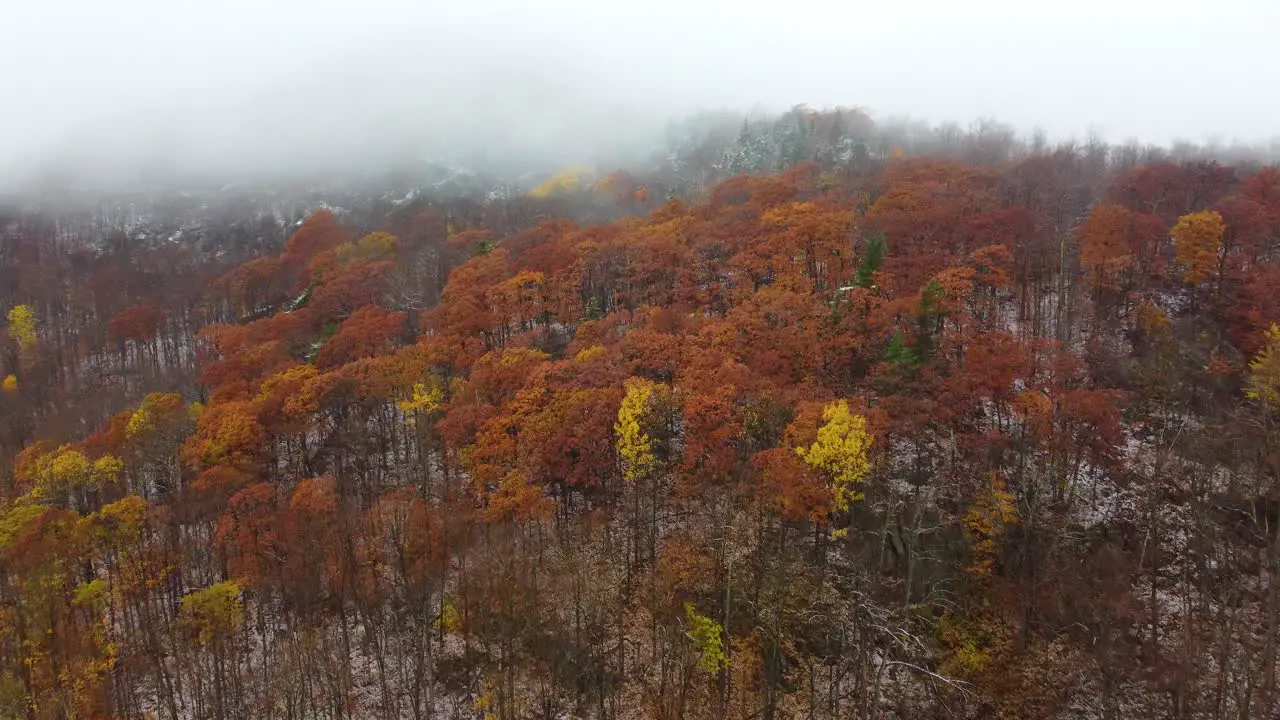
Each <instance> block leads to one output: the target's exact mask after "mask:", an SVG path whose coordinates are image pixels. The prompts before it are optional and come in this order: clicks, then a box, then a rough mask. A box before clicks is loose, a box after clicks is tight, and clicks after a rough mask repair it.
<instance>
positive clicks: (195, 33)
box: [0, 0, 1280, 178]
mask: <svg viewBox="0 0 1280 720" xmlns="http://www.w3.org/2000/svg"><path fill="white" fill-rule="evenodd" d="M1278 28H1280V2H1277V0H1215V1H1214V2H1203V1H1196V2H1192V1H1190V0H1074V1H1071V2H1067V1H1063V2H1057V3H1045V2H1027V1H1026V0H1007V1H1006V0H967V1H961V0H913V1H911V2H900V1H897V0H881V1H880V2H862V1H859V0H843V1H832V2H817V1H815V0H778V1H775V2H759V1H757V0H738V1H736V2H719V1H716V2H711V1H706V0H640V1H637V2H608V1H606V0H594V1H591V2H585V1H583V2H571V1H569V0H542V1H533V2H515V1H512V0H472V1H470V2H435V1H432V0H425V1H422V2H410V1H408V0H363V1H360V2H357V1H355V0H113V1H112V2H103V1H102V0H29V1H28V0H0V92H3V97H4V102H3V103H2V104H0V177H2V176H4V175H6V174H7V175H8V176H9V177H10V178H12V177H14V176H15V174H16V173H18V172H20V171H22V170H30V169H32V168H41V167H43V166H54V165H58V164H69V165H74V164H75V163H77V162H98V163H102V164H107V165H110V164H113V163H124V162H127V161H133V160H141V161H164V160H173V159H174V158H181V162H185V163H195V164H197V165H198V164H208V165H210V166H211V167H213V166H219V164H221V166H223V167H228V168H234V167H239V166H241V165H244V164H246V163H259V164H273V163H274V164H287V163H296V162H299V158H300V157H303V156H305V155H307V154H310V155H313V156H317V157H318V156H323V155H325V154H326V153H328V154H342V153H346V154H348V155H359V154H361V153H363V152H369V153H375V152H378V151H385V150H387V149H388V148H391V147H395V148H397V151H400V150H405V149H407V148H409V147H412V148H413V149H414V151H415V152H419V153H421V154H430V153H431V152H433V151H434V150H435V149H436V147H437V146H436V145H433V143H443V145H444V146H446V147H450V148H453V149H457V148H458V147H460V146H463V145H466V144H467V143H474V144H477V145H479V146H484V145H486V144H490V145H493V144H495V143H498V142H504V143H507V144H524V145H526V146H530V147H534V146H542V147H545V148H560V147H573V146H582V145H589V144H592V143H603V142H606V141H607V140H609V139H611V138H613V137H621V136H623V135H626V134H627V133H641V132H643V131H646V130H647V129H651V128H653V127H656V126H658V124H660V122H661V120H662V119H665V118H666V117H668V116H671V115H677V114H681V113H684V112H688V111H691V110H695V109H699V108H720V107H730V108H734V109H744V110H745V109H750V108H752V107H765V108H770V109H785V108H787V107H789V106H791V105H794V104H797V103H806V104H809V105H812V106H816V107H824V106H833V105H837V104H840V105H849V106H859V107H862V108H865V109H867V110H869V111H870V112H871V113H872V114H873V116H874V117H887V116H893V115H903V114H905V115H910V116H911V117H913V118H916V119H921V120H926V121H930V122H940V121H946V120H954V121H959V122H960V123H962V124H966V123H968V122H970V121H972V120H974V119H977V118H979V117H984V116H985V117H993V118H995V119H997V120H1000V121H1003V122H1007V123H1010V124H1012V125H1014V126H1015V127H1016V128H1018V129H1019V130H1027V131H1029V130H1031V129H1033V128H1042V129H1044V130H1046V131H1048V132H1049V133H1050V135H1051V136H1053V137H1068V136H1076V137H1083V136H1084V135H1086V134H1087V133H1088V132H1090V131H1097V132H1099V133H1100V134H1102V135H1103V136H1104V137H1106V138H1107V139H1109V140H1115V141H1123V140H1127V139H1129V138H1138V139H1140V140H1143V141H1147V142H1156V143H1168V142H1171V141H1173V140H1176V139H1187V140H1193V141H1206V140H1220V141H1225V142H1230V141H1233V140H1241V141H1261V140H1268V139H1271V138H1274V137H1275V136H1277V135H1280V123H1278V122H1277V118H1280V43H1277V42H1276V41H1275V34H1276V32H1277V29H1278ZM175 162H176V161H175Z"/></svg>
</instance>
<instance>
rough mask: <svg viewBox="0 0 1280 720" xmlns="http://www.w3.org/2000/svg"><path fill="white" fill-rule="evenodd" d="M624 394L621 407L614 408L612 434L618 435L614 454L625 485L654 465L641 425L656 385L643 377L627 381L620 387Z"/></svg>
mask: <svg viewBox="0 0 1280 720" xmlns="http://www.w3.org/2000/svg"><path fill="white" fill-rule="evenodd" d="M623 387H624V388H625V390H626V394H625V395H624V396H623V398H622V406H621V407H619V408H618V421H617V422H616V423H614V425H613V432H614V434H615V435H617V436H618V440H617V447H618V455H620V456H621V457H622V474H623V477H625V478H626V479H627V480H628V481H629V482H634V481H636V480H639V479H640V478H643V477H644V476H645V474H647V473H648V472H649V470H650V469H651V468H652V467H653V466H654V464H655V463H657V458H656V457H655V456H654V454H653V442H652V439H651V438H650V437H649V434H648V433H647V432H645V431H644V422H645V420H646V418H647V416H648V415H649V411H650V407H651V406H652V401H653V397H654V394H655V392H656V391H657V389H658V386H657V384H656V383H654V382H653V381H651V380H645V379H644V378H637V377H633V378H628V379H627V382H626V384H625V385H624V386H623Z"/></svg>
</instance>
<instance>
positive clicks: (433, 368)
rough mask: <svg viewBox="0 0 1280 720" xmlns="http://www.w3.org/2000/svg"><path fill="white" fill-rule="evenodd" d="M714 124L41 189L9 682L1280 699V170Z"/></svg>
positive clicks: (1083, 714)
mask: <svg viewBox="0 0 1280 720" xmlns="http://www.w3.org/2000/svg"><path fill="white" fill-rule="evenodd" d="M672 142H673V143H675V144H676V145H677V146H676V147H675V148H674V149H673V150H671V151H670V152H668V153H667V154H666V155H664V156H663V160H662V162H655V163H653V164H650V165H645V166H643V167H636V168H630V169H622V170H616V171H596V170H589V169H580V168H575V169H570V170H566V171H563V172H560V173H558V174H553V173H545V174H544V175H543V176H541V177H539V178H538V179H537V180H536V181H533V182H529V183H527V184H526V185H525V186H523V187H517V186H516V185H515V184H512V183H507V184H503V185H501V188H500V189H499V190H493V189H492V187H490V188H487V189H486V188H480V189H478V190H477V189H474V188H469V187H461V186H459V187H454V188H452V189H450V188H447V187H446V188H444V189H441V187H437V188H436V189H434V190H433V189H431V188H427V189H426V190H423V191H420V192H418V191H415V192H412V193H409V194H406V195H404V196H403V197H400V194H396V195H394V196H393V195H388V194H386V193H383V194H378V193H374V192H368V193H364V194H345V195H343V196H342V197H341V198H336V197H335V196H332V195H330V196H322V195H321V194H319V193H313V194H310V195H305V196H300V198H299V199H298V200H297V201H296V202H295V201H285V200H280V199H279V198H276V199H274V200H273V199H271V198H265V197H254V196H237V197H234V198H233V197H224V198H221V199H219V198H213V199H209V198H205V199H203V200H202V199H200V198H195V199H192V198H190V197H187V198H181V197H179V198H169V199H168V200H165V201H163V203H162V202H161V201H155V202H153V203H152V204H150V205H146V206H145V207H144V206H143V205H144V203H143V201H140V200H138V201H135V200H129V201H128V202H125V201H123V200H112V201H110V202H107V201H105V200H104V201H103V202H102V203H100V204H98V205H95V206H93V207H88V208H85V207H81V208H58V207H48V206H43V207H16V206H15V207H14V208H12V209H9V210H0V314H3V316H4V317H3V319H0V327H2V328H3V333H0V380H2V383H0V717H3V718H30V719H32V720H35V719H40V720H54V719H58V720H63V719H66V720H70V719H72V718H77V719H79V718H84V719H88V718H154V719H156V720H186V719H189V718H209V719H216V720H230V719H249V718H255V719H256V718H282V719H289V720H302V719H304V718H307V719H310V718H325V719H331V720H357V719H362V718H412V719H414V720H423V719H425V718H477V719H478V718H485V719H486V720H487V719H489V718H492V719H493V720H516V719H523V718H546V719H548V720H550V719H552V718H556V719H559V718H599V719H601V720H605V719H612V720H630V719H633V718H658V719H661V720H676V719H681V718H687V719H690V720H694V719H698V718H733V719H742V720H747V719H752V718H761V719H767V720H773V719H780V718H831V719H834V718H857V719H859V720H878V719H881V718H885V719H890V718H892V719H897V720H912V719H917V718H975V719H976V718H1073V719H1075V718H1078V719H1081V720H1094V719H1099V720H1101V719H1106V720H1121V719H1126V718H1188V719H1190V718H1205V719H1214V720H1217V719H1224V720H1225V719H1228V718H1230V719H1233V720H1244V719H1247V718H1273V717H1277V712H1278V710H1277V709H1278V708H1280V684H1278V683H1280V667H1278V665H1280V532H1278V531H1277V525H1278V523H1280V327H1278V324H1280V170H1278V169H1277V168H1276V167H1275V166H1265V165H1262V164H1259V163H1254V162H1251V161H1250V160H1249V159H1248V158H1220V157H1219V158H1214V157H1210V156H1207V155H1202V154H1195V153H1182V154H1179V153H1175V152H1171V151H1168V150H1161V149H1158V148H1137V147H1132V146H1130V147H1121V146H1110V145H1106V144H1103V143H1100V142H1089V143H1078V144H1063V145H1057V146H1051V145H1048V144H1045V143H1041V142H1036V141H1023V140H1019V139H1017V138H1014V137H1013V136H1012V135H1010V134H1007V133H1002V132H999V131H998V129H993V128H991V127H985V126H984V127H979V128H975V129H973V130H971V131H966V132H931V133H927V134H918V133H917V134H910V133H907V134H898V135H895V134H894V133H893V132H891V131H890V130H888V129H886V128H881V127H877V126H876V125H875V124H874V123H872V122H871V121H870V120H869V119H868V118H867V117H866V116H863V115H861V114H859V113H856V112H854V111H822V112H819V111H813V110H807V109H804V108H797V109H796V110H793V111H792V112H790V113H787V114H785V115H783V116H781V117H777V118H772V119H770V120H768V121H759V120H757V121H752V122H743V121H735V124H733V125H732V126H731V127H729V129H727V130H724V131H722V132H718V133H713V132H709V131H707V132H701V131H700V132H696V133H693V132H691V133H688V134H686V136H684V137H682V138H681V139H680V140H679V141H678V142H677V141H676V140H673V141H672Z"/></svg>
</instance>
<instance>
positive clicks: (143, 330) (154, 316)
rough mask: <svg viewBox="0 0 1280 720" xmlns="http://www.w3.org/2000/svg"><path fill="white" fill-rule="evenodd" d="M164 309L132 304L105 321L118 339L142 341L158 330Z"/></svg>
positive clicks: (145, 340)
mask: <svg viewBox="0 0 1280 720" xmlns="http://www.w3.org/2000/svg"><path fill="white" fill-rule="evenodd" d="M162 322H164V311H163V310H161V309H160V308H158V307H156V306H154V305H134V306H132V307H130V308H127V309H125V310H122V311H121V312H120V314H118V315H116V316H115V317H113V318H111V321H110V322H109V323H107V330H108V332H110V333H111V335H112V337H115V338H116V339H118V340H122V341H123V340H132V341H134V342H137V343H144V342H147V341H148V340H151V339H152V338H154V337H155V336H156V333H157V332H159V331H160V324H161V323H162Z"/></svg>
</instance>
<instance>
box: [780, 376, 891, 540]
mask: <svg viewBox="0 0 1280 720" xmlns="http://www.w3.org/2000/svg"><path fill="white" fill-rule="evenodd" d="M874 440H875V438H874V436H873V435H872V434H871V431H870V430H869V429H868V428H867V419H866V418H865V417H863V416H861V415H857V414H855V413H853V412H850V411H849V403H847V402H845V401H844V400H840V401H837V402H834V403H831V404H829V405H827V406H826V407H825V408H823V410H822V427H820V428H818V437H817V439H816V440H814V441H813V444H812V445H810V446H809V447H808V448H804V447H798V448H796V453H797V454H798V455H799V456H800V458H801V459H802V460H804V462H805V464H806V465H808V466H809V467H811V468H813V469H814V470H817V471H818V472H820V473H822V474H823V475H824V476H825V477H826V479H827V481H828V482H830V483H831V490H832V493H833V494H834V496H835V501H834V510H836V511H837V512H842V511H844V510H848V509H849V503H852V502H857V501H859V500H861V499H862V491H861V490H859V489H858V485H859V484H860V483H861V482H862V478H863V477H865V476H866V474H867V471H868V470H870V469H871V461H870V460H868V459H867V452H868V451H869V450H870V449H871V443H872V442H873V441H874ZM841 534H843V532H842V533H841Z"/></svg>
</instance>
